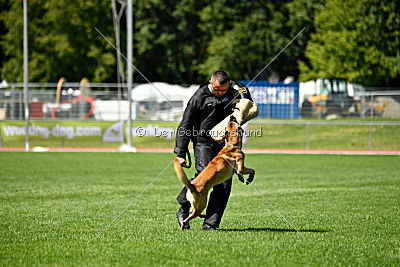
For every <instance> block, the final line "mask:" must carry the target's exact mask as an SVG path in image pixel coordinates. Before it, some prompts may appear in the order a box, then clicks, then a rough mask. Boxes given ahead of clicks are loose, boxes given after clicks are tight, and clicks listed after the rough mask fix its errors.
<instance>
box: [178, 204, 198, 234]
mask: <svg viewBox="0 0 400 267" xmlns="http://www.w3.org/2000/svg"><path fill="white" fill-rule="evenodd" d="M197 216H198V214H197V212H196V210H195V209H192V213H191V214H190V215H189V217H187V218H186V219H185V220H184V221H183V222H182V225H181V228H180V230H181V231H183V230H185V226H186V225H187V224H188V223H189V221H190V220H192V219H194V218H196V217H197Z"/></svg>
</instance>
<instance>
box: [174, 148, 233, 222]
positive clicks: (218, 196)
mask: <svg viewBox="0 0 400 267" xmlns="http://www.w3.org/2000/svg"><path fill="white" fill-rule="evenodd" d="M222 148H223V145H213V144H208V143H197V144H196V146H195V148H194V158H195V168H196V171H197V173H196V175H195V177H196V176H197V175H198V174H199V173H200V172H201V171H202V170H204V168H205V167H207V165H208V163H209V162H210V161H211V160H212V159H214V158H215V156H217V155H218V153H219V152H220V151H221V149H222ZM195 177H194V178H195ZM194 178H193V179H194ZM193 179H192V180H193ZM231 188H232V178H231V179H229V180H227V181H225V182H223V183H222V184H218V185H216V186H214V187H213V190H212V192H211V194H210V199H209V201H208V206H207V210H206V218H205V219H204V224H208V225H210V226H212V227H214V228H218V227H219V224H220V223H221V219H222V215H223V214H224V211H225V208H226V205H227V204H228V199H229V195H230V194H231ZM186 192H187V188H186V187H184V188H183V189H182V191H181V192H180V194H179V195H178V197H177V198H176V200H177V201H178V202H179V204H181V206H182V207H183V208H189V207H190V202H189V201H188V200H187V199H186Z"/></svg>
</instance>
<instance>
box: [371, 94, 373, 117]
mask: <svg viewBox="0 0 400 267" xmlns="http://www.w3.org/2000/svg"><path fill="white" fill-rule="evenodd" d="M373 118H374V95H371V119H373Z"/></svg>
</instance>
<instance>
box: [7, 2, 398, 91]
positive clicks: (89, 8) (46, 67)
mask: <svg viewBox="0 0 400 267" xmlns="http://www.w3.org/2000/svg"><path fill="white" fill-rule="evenodd" d="M117 2H118V3H119V4H118V6H119V7H121V3H123V2H124V1H122V0H121V1H117ZM399 6H400V4H399V2H398V1H396V0H389V1H378V0H361V1H356V0H350V1H345V0H326V1H325V0H279V1H272V2H271V1H269V2H266V1H244V0H238V1H228V0H215V1H212V2H209V1H205V0H197V1H196V0H182V1H171V0H169V1H167V0H143V1H136V0H134V1H133V20H134V32H133V38H134V44H133V47H134V62H133V63H134V65H135V67H136V68H137V69H138V70H140V71H141V72H142V73H144V74H145V76H146V77H147V78H148V79H149V80H150V81H164V82H169V83H180V84H184V83H201V82H204V81H205V80H207V79H208V78H209V76H210V74H211V73H212V72H213V71H214V70H216V69H226V70H228V71H229V72H230V73H231V76H232V78H233V79H235V80H242V79H247V80H251V79H253V78H254V77H256V75H259V76H257V79H263V80H265V79H267V78H269V77H271V76H277V77H278V78H279V80H283V79H285V78H286V77H287V76H293V77H294V79H298V78H299V76H300V79H301V80H308V79H314V78H320V77H333V76H334V77H345V78H348V79H349V80H350V81H353V82H358V83H361V84H364V85H379V86H385V85H386V86H389V85H398V84H400V52H399V49H398V47H400V36H399V35H400V30H399V27H398V25H400V7H399ZM0 7H2V11H1V16H0V46H1V52H0V61H1V62H0V68H1V73H0V75H1V77H0V78H1V79H7V80H8V81H10V82H16V81H20V82H21V81H22V73H23V69H22V59H23V58H22V56H23V53H22V29H23V16H22V2H21V1H4V0H0ZM28 7H29V11H28V16H29V62H30V63H29V64H30V65H29V79H30V81H34V82H38V81H46V82H49V81H57V80H58V79H59V78H60V77H61V76H64V77H66V78H67V79H68V80H69V81H79V80H80V79H81V78H82V77H87V78H88V79H89V80H90V81H94V82H107V81H116V54H117V52H116V51H115V50H114V49H113V48H112V47H111V46H110V45H109V44H107V42H106V41H105V40H104V39H103V38H102V37H101V36H100V35H99V34H98V33H97V31H95V30H94V28H95V27H97V28H98V29H99V30H101V32H102V33H104V34H105V35H106V36H107V38H108V39H109V40H110V41H111V42H114V39H115V38H114V30H113V21H112V12H111V2H110V1H109V0H101V1H93V0H90V1H77V0H72V1H66V0H60V1H58V0H48V1H44V0H30V1H29V2H28ZM125 11H126V9H125ZM120 23H121V50H122V51H121V52H122V53H123V54H126V53H125V51H126V20H125V16H122V19H121V21H120ZM303 28H305V30H304V31H303V32H302V34H301V35H299V36H298V37H297V38H296V39H295V40H294V41H293V43H291V44H290V45H289V46H288V47H287V48H286V49H285V50H284V51H283V52H282V53H281V54H280V55H279V57H277V58H276V59H275V60H274V61H273V62H272V64H270V65H269V66H268V68H266V69H265V70H264V71H263V72H262V73H260V71H261V70H262V69H263V67H264V66H266V65H267V64H268V63H269V62H270V61H271V60H272V59H273V58H274V57H275V56H276V55H277V54H278V53H279V51H281V50H282V48H284V47H285V46H286V45H287V44H288V43H289V42H290V40H292V38H294V37H295V36H296V34H297V33H299V32H300V31H301V30H302V29H303ZM134 81H135V82H146V79H145V78H144V77H142V75H141V74H139V72H137V71H135V72H134Z"/></svg>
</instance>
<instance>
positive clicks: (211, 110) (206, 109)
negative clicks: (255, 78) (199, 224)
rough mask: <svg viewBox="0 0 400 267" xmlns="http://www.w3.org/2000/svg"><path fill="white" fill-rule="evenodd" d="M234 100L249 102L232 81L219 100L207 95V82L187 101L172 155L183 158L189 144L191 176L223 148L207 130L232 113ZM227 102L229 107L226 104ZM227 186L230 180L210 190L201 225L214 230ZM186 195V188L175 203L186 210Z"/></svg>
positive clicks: (243, 89) (245, 92)
mask: <svg viewBox="0 0 400 267" xmlns="http://www.w3.org/2000/svg"><path fill="white" fill-rule="evenodd" d="M235 97H236V99H241V98H247V99H250V100H252V99H251V96H250V93H249V90H248V89H247V88H246V86H245V85H244V84H241V83H236V82H233V81H231V82H230V85H229V88H228V91H227V93H226V94H225V95H223V96H222V97H221V98H218V97H217V96H215V95H213V94H212V93H211V92H210V90H209V89H208V83H204V84H202V85H200V88H199V89H198V90H197V91H196V92H195V93H194V94H193V96H192V97H191V98H190V100H189V102H188V104H187V107H186V109H185V112H184V114H183V118H182V121H181V123H180V124H179V126H178V129H177V132H176V140H175V149H174V153H175V154H176V155H177V156H178V157H181V158H185V157H186V151H187V149H188V145H189V142H190V140H191V141H192V143H193V147H194V157H195V168H196V172H197V173H196V174H195V177H196V176H197V175H198V174H199V173H200V172H201V171H202V170H203V169H204V168H205V167H207V165H208V163H209V162H210V161H211V160H212V159H214V158H215V156H217V155H218V153H219V152H220V151H221V149H222V148H223V147H224V144H223V143H222V144H218V143H217V142H215V141H214V139H212V138H211V136H210V135H209V132H208V131H209V130H211V129H212V128H213V127H214V126H215V125H217V124H218V123H219V122H221V121H222V120H223V119H225V118H226V117H227V116H228V115H230V114H231V113H232V108H233V107H234V105H235V104H234V101H233V102H231V100H232V99H233V98H235ZM230 102H231V103H230ZM228 103H230V104H229V105H228ZM227 105H228V106H227ZM225 107H226V108H225ZM193 179H194V178H193ZM231 187H232V178H231V179H229V180H227V181H225V182H223V183H222V184H219V185H216V186H214V187H213V191H212V192H211V194H210V199H209V202H208V206H207V210H206V218H205V220H204V224H207V225H209V226H211V227H214V228H218V227H219V224H220V222H221V218H222V215H223V213H224V210H225V207H226V204H227V203H228V199H229V195H230V192H231ZM186 192H187V188H186V187H184V188H183V190H182V191H181V193H180V194H179V195H178V197H177V199H176V200H177V201H178V202H179V204H181V206H182V207H183V208H185V209H188V208H189V207H190V202H189V201H188V200H187V199H186Z"/></svg>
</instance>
